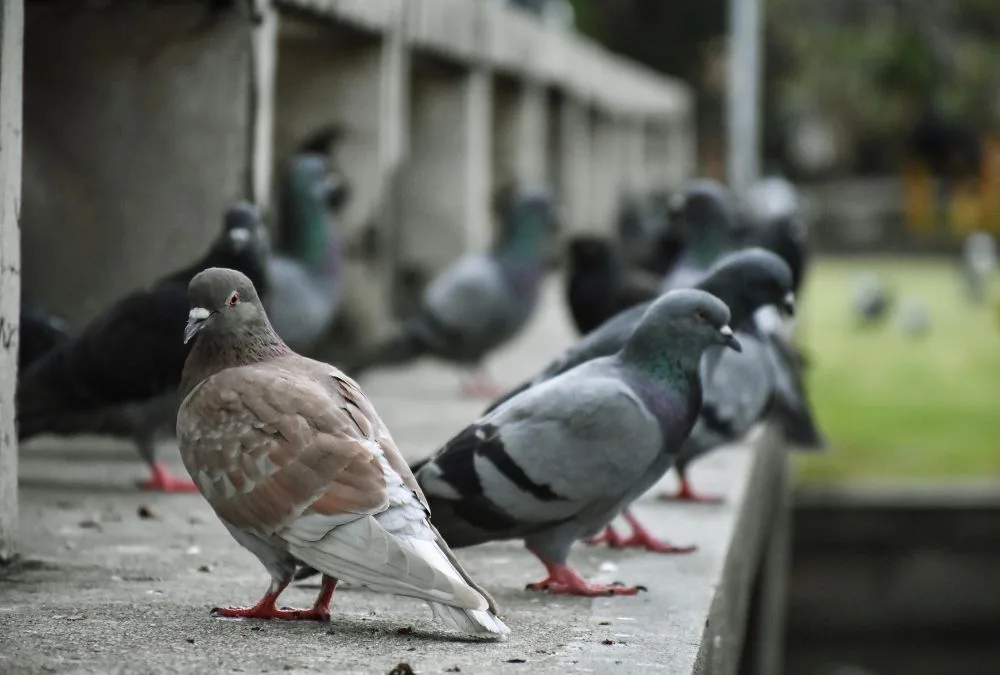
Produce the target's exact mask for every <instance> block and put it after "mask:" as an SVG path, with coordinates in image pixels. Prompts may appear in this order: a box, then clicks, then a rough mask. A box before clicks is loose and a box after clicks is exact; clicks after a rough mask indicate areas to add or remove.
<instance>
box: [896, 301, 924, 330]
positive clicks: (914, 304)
mask: <svg viewBox="0 0 1000 675" xmlns="http://www.w3.org/2000/svg"><path fill="white" fill-rule="evenodd" d="M930 326H931V320H930V311H929V310H928V309H927V305H926V303H924V302H922V301H921V300H918V299H916V298H907V299H905V300H903V301H901V302H900V303H899V329H900V330H901V331H902V332H903V335H905V336H906V337H909V338H919V337H923V336H924V335H926V334H927V331H928V330H930Z"/></svg>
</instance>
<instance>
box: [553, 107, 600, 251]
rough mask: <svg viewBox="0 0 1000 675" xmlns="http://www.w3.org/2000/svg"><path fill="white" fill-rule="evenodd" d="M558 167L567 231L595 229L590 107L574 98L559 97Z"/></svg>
mask: <svg viewBox="0 0 1000 675" xmlns="http://www.w3.org/2000/svg"><path fill="white" fill-rule="evenodd" d="M558 100H559V106H558V109H559V128H558V131H559V143H558V148H557V151H558V153H559V154H558V156H557V157H556V161H557V162H558V169H557V171H556V175H557V178H558V180H559V194H560V198H561V199H562V203H563V206H564V208H565V212H566V231H567V233H569V234H571V233H574V232H582V231H586V230H591V229H593V228H594V226H595V224H596V223H595V222H594V218H593V217H592V200H591V197H590V194H591V189H592V185H591V168H592V165H591V156H592V153H591V147H592V137H591V129H590V120H589V119H588V117H589V116H588V112H587V109H586V108H585V107H584V106H583V105H582V104H581V103H580V102H579V101H575V100H573V99H571V98H568V97H565V96H562V97H559V99H558Z"/></svg>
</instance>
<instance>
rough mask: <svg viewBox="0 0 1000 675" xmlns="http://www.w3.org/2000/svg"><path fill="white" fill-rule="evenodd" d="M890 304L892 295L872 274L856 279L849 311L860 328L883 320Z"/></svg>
mask: <svg viewBox="0 0 1000 675" xmlns="http://www.w3.org/2000/svg"><path fill="white" fill-rule="evenodd" d="M891 304H892V295H891V294H890V292H889V290H888V289H887V288H886V285H885V284H884V283H883V282H882V280H881V279H879V277H878V276H877V275H875V274H874V273H871V272H868V273H865V274H863V275H861V276H859V277H858V278H857V280H856V281H855V283H854V291H853V293H852V295H851V309H852V310H853V312H854V316H855V317H857V320H858V322H859V324H860V325H862V326H870V325H873V324H875V323H877V322H879V321H881V320H882V319H884V318H885V316H886V314H887V313H888V310H889V307H890V305H891Z"/></svg>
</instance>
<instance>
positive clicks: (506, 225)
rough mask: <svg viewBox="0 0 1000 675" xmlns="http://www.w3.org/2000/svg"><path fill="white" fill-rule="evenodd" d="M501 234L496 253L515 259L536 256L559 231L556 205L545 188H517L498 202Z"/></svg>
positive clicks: (559, 217) (558, 216)
mask: <svg viewBox="0 0 1000 675" xmlns="http://www.w3.org/2000/svg"><path fill="white" fill-rule="evenodd" d="M498 208H499V210H500V214H501V234H500V237H499V238H498V241H497V246H496V249H497V252H498V253H501V254H506V255H510V256H513V257H515V258H526V257H536V256H538V255H539V254H541V253H543V252H544V251H545V250H546V249H547V248H548V247H549V245H550V244H551V243H552V242H553V241H554V239H555V234H556V233H557V232H558V230H559V224H560V221H561V215H560V213H559V205H558V203H557V202H556V200H555V198H554V197H553V196H552V194H551V193H550V192H549V191H548V190H543V189H524V188H522V189H519V190H515V191H513V192H512V193H511V194H510V195H509V196H507V197H505V198H504V199H503V200H502V201H501V202H499V203H498Z"/></svg>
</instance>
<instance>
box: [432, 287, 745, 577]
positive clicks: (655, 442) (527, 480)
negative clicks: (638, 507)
mask: <svg viewBox="0 0 1000 675" xmlns="http://www.w3.org/2000/svg"><path fill="white" fill-rule="evenodd" d="M729 318H730V313H729V309H728V308H727V307H726V306H725V304H724V303H723V302H722V301H721V300H719V299H718V298H715V297H713V296H712V295H710V294H708V293H705V292H704V291H698V290H692V289H682V290H678V291H672V292H669V293H667V294H665V295H664V296H663V297H660V298H658V299H657V300H655V301H654V302H653V304H652V305H651V306H650V307H649V308H648V310H647V311H646V313H645V314H644V315H643V317H642V320H641V321H640V322H639V325H638V326H637V327H636V328H635V331H634V332H633V333H632V335H631V336H630V337H629V339H628V341H627V342H626V343H625V345H624V346H623V347H622V348H621V350H619V351H618V352H617V353H615V354H613V355H611V356H606V357H602V358H599V359H594V360H591V361H588V362H587V363H584V364H582V365H580V366H578V367H576V368H573V369H571V370H569V371H567V372H565V373H562V374H561V375H558V376H556V377H554V378H552V379H550V380H547V381H546V382H543V383H541V384H539V385H537V386H535V387H532V388H530V389H528V390H526V391H524V392H522V393H521V394H518V395H517V396H515V397H513V398H511V399H509V400H507V401H506V402H505V403H503V405H501V406H500V407H498V408H496V409H495V410H494V411H493V412H491V413H489V414H488V415H486V416H484V417H482V418H480V419H479V420H478V421H476V422H474V423H473V424H471V425H469V426H468V427H466V428H465V429H464V430H462V431H461V432H459V433H458V434H457V435H456V436H455V437H454V438H452V439H451V440H450V441H448V442H447V443H446V444H445V446H444V447H443V448H442V449H441V450H440V451H439V452H438V453H437V454H435V455H434V456H433V457H431V458H430V459H429V460H428V461H426V462H424V463H422V464H421V465H420V467H419V469H418V470H417V471H416V472H415V475H416V477H417V481H418V482H419V483H420V486H421V487H422V488H423V490H424V494H426V495H427V499H428V502H429V503H430V507H431V510H432V511H433V512H434V514H435V523H436V524H437V526H438V529H439V531H440V532H441V534H442V536H443V537H444V539H445V541H447V542H448V543H449V545H451V546H452V547H453V548H459V547H464V546H472V545H475V544H481V543H484V542H488V541H496V540H505V539H523V540H524V543H525V545H526V547H527V548H528V550H529V551H531V553H533V554H534V555H535V556H536V557H537V558H538V559H539V560H540V561H541V562H542V564H543V565H544V566H545V568H546V570H547V572H548V576H547V578H546V579H545V580H543V581H541V582H539V583H536V584H529V586H528V588H529V589H532V590H547V591H548V592H550V593H565V594H573V595H584V596H597V595H634V594H635V593H636V592H637V590H638V588H637V587H634V586H631V587H628V586H620V585H609V584H592V583H588V582H587V581H585V580H584V579H583V578H582V577H580V576H579V574H577V572H576V571H575V570H574V569H573V568H572V567H570V566H569V565H568V564H567V559H568V556H569V552H570V548H571V546H572V544H573V542H574V541H575V540H577V539H580V538H581V537H585V536H588V535H591V534H594V533H596V532H598V531H599V530H600V529H601V528H603V527H604V526H605V525H606V524H607V523H609V522H610V521H611V519H613V518H614V517H615V516H616V515H617V514H618V512H619V511H620V510H621V508H622V507H624V506H626V505H628V504H629V503H630V502H631V501H632V500H633V499H635V498H636V497H638V496H639V495H640V494H642V493H643V492H645V491H646V490H647V489H648V488H649V487H651V486H652V485H653V484H654V483H655V482H656V481H657V480H659V478H660V476H661V475H662V474H663V473H664V472H665V471H666V470H667V469H669V468H670V464H671V463H672V461H673V457H674V454H675V453H676V451H677V450H678V449H679V448H680V445H681V443H682V442H683V440H684V438H685V437H686V436H687V435H688V433H689V432H690V431H691V427H692V425H693V424H694V422H695V419H696V418H697V414H698V408H699V407H700V405H701V384H700V380H699V376H698V363H699V361H700V359H701V355H702V353H703V352H704V350H705V349H706V348H707V347H709V346H712V345H727V346H729V347H731V348H733V349H736V350H739V348H740V345H739V342H738V341H737V340H736V339H735V338H734V336H733V331H732V329H731V328H730V327H729V325H728V323H729Z"/></svg>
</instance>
